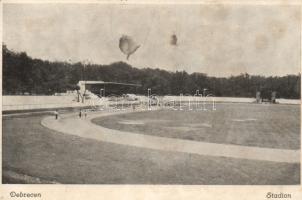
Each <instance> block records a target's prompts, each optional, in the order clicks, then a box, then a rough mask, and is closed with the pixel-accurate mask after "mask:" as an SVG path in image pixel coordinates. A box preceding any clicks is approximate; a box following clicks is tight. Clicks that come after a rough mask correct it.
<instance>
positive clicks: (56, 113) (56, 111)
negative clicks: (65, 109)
mask: <svg viewBox="0 0 302 200" xmlns="http://www.w3.org/2000/svg"><path fill="white" fill-rule="evenodd" d="M54 114H55V118H56V120H57V119H58V117H59V112H58V110H55V112H54Z"/></svg>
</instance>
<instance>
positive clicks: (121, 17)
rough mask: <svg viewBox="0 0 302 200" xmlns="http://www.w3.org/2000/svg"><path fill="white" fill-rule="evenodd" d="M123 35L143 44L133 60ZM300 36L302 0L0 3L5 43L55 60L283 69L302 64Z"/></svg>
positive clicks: (230, 71)
mask: <svg viewBox="0 0 302 200" xmlns="http://www.w3.org/2000/svg"><path fill="white" fill-rule="evenodd" d="M122 35H128V36H131V37H132V38H133V40H135V42H136V43H137V44H139V45H141V46H140V48H139V49H138V50H137V51H136V52H135V53H134V54H132V55H131V56H130V58H129V60H127V59H126V55H125V54H123V53H122V52H121V51H120V49H119V39H120V37H121V36H122ZM172 35H175V36H176V37H177V45H172V44H171V42H170V41H171V36H172ZM300 39H301V13H300V7H299V6H294V5H291V6H280V5H238V4H237V5H230V4H229V5H218V4H217V5H204V4H203V5H168V4H167V5H133V4H131V5H129V4H128V5H117V4H115V5H113V4H4V6H3V42H4V43H5V44H6V45H7V47H8V48H9V49H11V50H14V51H16V52H21V51H25V52H26V53H27V54H28V55H29V56H31V57H33V58H40V59H44V60H50V61H68V62H71V63H75V62H79V61H81V62H83V61H85V60H88V62H90V63H95V64H110V63H113V62H119V61H123V62H127V63H129V64H130V65H132V66H133V67H137V68H146V67H150V68H160V69H165V70H169V71H176V70H186V71H187V72H189V73H192V72H201V73H206V74H208V75H210V76H218V77H224V76H230V75H238V74H240V73H249V74H253V75H265V76H271V75H273V76H275V75H276V76H282V75H287V74H297V73H299V72H300V66H301V64H300V59H301V54H300V49H301V40H300Z"/></svg>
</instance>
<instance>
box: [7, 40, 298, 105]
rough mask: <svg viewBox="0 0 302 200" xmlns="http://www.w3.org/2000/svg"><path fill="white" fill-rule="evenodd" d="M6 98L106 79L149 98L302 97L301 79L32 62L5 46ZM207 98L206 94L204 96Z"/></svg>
mask: <svg viewBox="0 0 302 200" xmlns="http://www.w3.org/2000/svg"><path fill="white" fill-rule="evenodd" d="M2 56H3V57H2V60H3V95H17V94H19V95H20V94H30V95H53V94H54V93H60V92H66V91H67V90H75V89H78V87H77V86H76V84H77V83H78V81H79V80H101V81H111V82H124V83H135V84H140V85H142V86H141V87H139V88H137V90H136V92H137V93H138V94H146V93H147V89H148V88H151V89H152V93H155V94H157V95H168V94H171V95H179V94H180V93H183V94H184V95H185V94H191V95H193V94H195V92H196V90H199V91H203V89H204V88H207V91H208V92H209V93H212V94H213V95H214V96H227V97H255V95H256V91H261V92H262V93H263V94H264V93H267V94H269V93H270V92H271V91H276V92H277V98H290V99H299V98H300V82H301V74H300V73H299V74H292V75H286V76H282V77H280V76H269V77H265V76H260V75H249V74H247V73H243V74H240V75H237V76H230V77H211V76H208V75H207V74H205V73H199V72H195V73H191V74H189V73H187V72H186V71H176V72H171V71H166V70H162V69H152V68H143V69H138V68H135V67H132V66H131V65H129V64H127V63H124V62H116V63H112V64H109V65H100V64H86V65H85V67H84V64H83V63H81V62H77V63H69V62H50V61H47V60H41V59H36V58H31V57H30V56H28V55H27V54H26V53H25V52H20V53H18V52H14V51H12V50H9V49H8V48H7V47H6V46H5V45H2ZM200 93H202V92H200Z"/></svg>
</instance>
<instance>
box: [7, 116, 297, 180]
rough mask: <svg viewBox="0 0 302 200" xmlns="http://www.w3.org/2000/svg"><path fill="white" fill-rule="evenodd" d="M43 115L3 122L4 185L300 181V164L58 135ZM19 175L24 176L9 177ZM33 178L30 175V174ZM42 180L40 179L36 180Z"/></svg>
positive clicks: (10, 119)
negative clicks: (180, 151)
mask: <svg viewBox="0 0 302 200" xmlns="http://www.w3.org/2000/svg"><path fill="white" fill-rule="evenodd" d="M41 119H42V116H35V117H26V118H9V119H4V120H3V136H2V137H3V138H2V139H3V180H2V181H3V183H37V182H38V183H41V182H42V183H51V182H59V183H69V184H83V183H87V184H299V181H300V164H289V163H275V162H267V161H254V160H245V159H231V158H223V157H220V158H219V157H210V156H198V155H193V154H186V153H174V152H164V151H157V150H150V149H144V148H136V147H130V146H124V145H117V144H111V143H105V142H98V141H95V140H91V139H84V138H80V137H77V136H72V135H65V134H62V133H58V132H55V131H52V130H49V129H47V128H44V127H43V126H41V125H40V121H41ZM12 172H13V173H17V174H19V175H20V176H22V175H23V176H25V178H23V179H22V180H20V179H18V178H16V176H11V174H12ZM27 177H31V178H27ZM36 179H39V181H33V180H36Z"/></svg>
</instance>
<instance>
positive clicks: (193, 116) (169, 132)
mask: <svg viewBox="0 0 302 200" xmlns="http://www.w3.org/2000/svg"><path fill="white" fill-rule="evenodd" d="M93 122H94V123H96V124H99V125H101V126H104V127H107V128H110V129H117V130H123V131H129V132H135V133H141V134H149V135H156V136H162V137H171V138H181V139H188V140H196V141H206V142H213V143H225V144H237V145H245V146H257V147H268V148H280V149H300V107H299V106H298V105H272V104H262V105H259V104H239V103H238V104H217V110H215V111H212V110H208V111H188V110H187V111H175V110H159V111H146V112H140V113H131V114H124V115H112V116H109V117H102V118H97V119H94V120H93Z"/></svg>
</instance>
